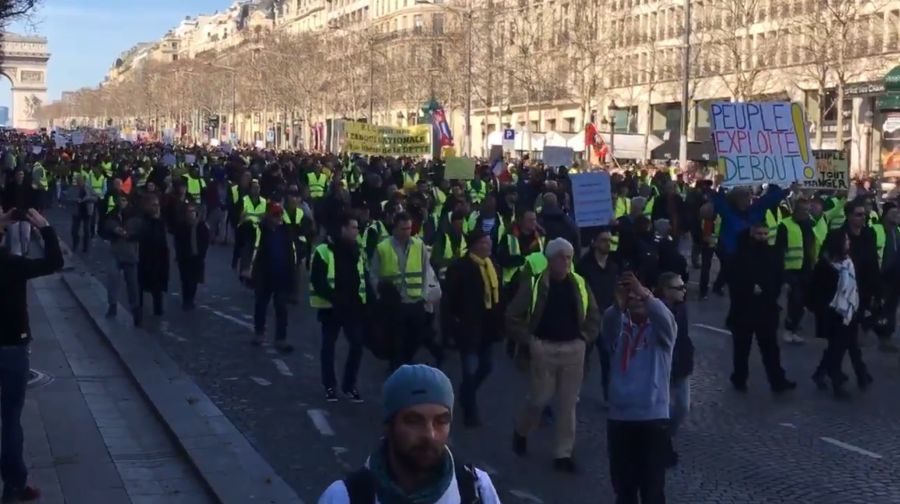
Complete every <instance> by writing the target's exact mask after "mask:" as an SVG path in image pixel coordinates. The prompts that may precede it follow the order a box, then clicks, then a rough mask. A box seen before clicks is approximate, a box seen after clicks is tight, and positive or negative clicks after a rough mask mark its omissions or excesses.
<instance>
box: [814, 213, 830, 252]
mask: <svg viewBox="0 0 900 504" xmlns="http://www.w3.org/2000/svg"><path fill="white" fill-rule="evenodd" d="M813 234H814V235H816V251H815V254H816V256H815V257H814V259H818V258H819V251H820V250H822V244H823V243H825V236H827V235H828V224H827V223H826V222H825V217H819V220H818V221H816V223H815V224H814V225H813Z"/></svg>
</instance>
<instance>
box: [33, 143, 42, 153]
mask: <svg viewBox="0 0 900 504" xmlns="http://www.w3.org/2000/svg"><path fill="white" fill-rule="evenodd" d="M43 151H44V148H43V147H41V146H40V145H33V146H31V152H32V153H34V154H40V153H41V152H43Z"/></svg>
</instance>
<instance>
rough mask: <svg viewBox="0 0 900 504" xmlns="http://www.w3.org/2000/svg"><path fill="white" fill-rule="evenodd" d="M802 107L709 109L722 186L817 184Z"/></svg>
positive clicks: (720, 104)
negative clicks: (807, 182) (812, 182)
mask: <svg viewBox="0 0 900 504" xmlns="http://www.w3.org/2000/svg"><path fill="white" fill-rule="evenodd" d="M805 118H806V116H805V114H804V113H803V107H801V106H800V104H798V103H790V102H751V103H732V102H717V103H713V104H712V106H711V107H710V122H711V123H712V124H711V126H712V130H713V143H714V144H715V146H716V154H718V156H719V172H720V173H721V174H722V176H723V180H722V185H724V186H727V187H733V186H740V185H759V184H778V185H781V186H786V185H790V184H791V183H793V182H800V183H805V181H806V180H815V179H816V166H815V164H816V163H815V158H814V157H813V152H812V148H811V147H810V142H809V134H808V133H807V132H808V131H809V128H808V127H807V125H806V120H805Z"/></svg>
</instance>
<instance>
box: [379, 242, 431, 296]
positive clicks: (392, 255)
mask: <svg viewBox="0 0 900 504" xmlns="http://www.w3.org/2000/svg"><path fill="white" fill-rule="evenodd" d="M424 248H425V244H424V243H422V240H420V239H418V238H410V241H409V251H408V252H407V254H406V270H405V271H404V272H403V274H401V273H400V259H399V258H398V257H397V253H396V252H394V245H393V243H392V242H391V240H382V241H381V243H379V244H378V247H376V248H375V253H376V254H378V262H379V271H378V278H379V279H381V280H383V281H387V282H391V283H392V284H394V285H395V286H396V287H397V289H398V290H400V291H401V292H402V288H403V285H404V284H405V285H406V295H407V296H408V297H409V298H410V299H414V300H418V299H422V296H423V295H424V291H423V288H424V285H423V279H424V277H425V275H424V271H425V265H424V264H422V255H423V252H424Z"/></svg>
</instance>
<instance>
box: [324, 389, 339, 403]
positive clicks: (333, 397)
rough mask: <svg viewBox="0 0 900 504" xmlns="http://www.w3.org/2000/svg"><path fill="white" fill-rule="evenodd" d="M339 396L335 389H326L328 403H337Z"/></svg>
mask: <svg viewBox="0 0 900 504" xmlns="http://www.w3.org/2000/svg"><path fill="white" fill-rule="evenodd" d="M337 400H338V396H337V392H335V390H334V388H333V387H327V388H326V389H325V401H327V402H337Z"/></svg>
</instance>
